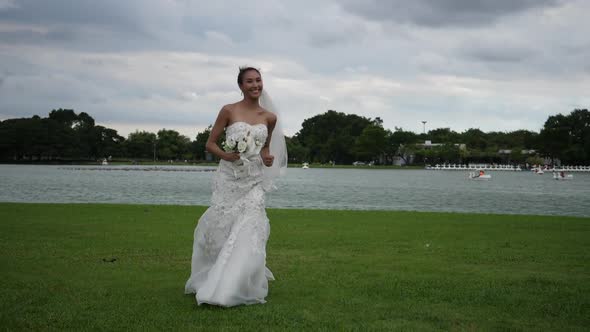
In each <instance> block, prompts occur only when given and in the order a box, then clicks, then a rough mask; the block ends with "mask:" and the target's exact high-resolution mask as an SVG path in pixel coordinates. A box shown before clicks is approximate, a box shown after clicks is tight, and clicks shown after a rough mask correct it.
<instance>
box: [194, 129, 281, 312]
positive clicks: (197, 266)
mask: <svg viewBox="0 0 590 332" xmlns="http://www.w3.org/2000/svg"><path fill="white" fill-rule="evenodd" d="M244 136H247V137H249V138H250V141H249V142H250V144H249V148H248V151H247V152H246V153H241V156H242V157H243V158H244V160H239V161H237V162H233V163H232V162H228V161H225V160H221V161H220V163H219V167H218V169H217V172H216V173H215V175H214V177H213V195H212V198H211V206H210V207H209V208H208V209H207V211H205V213H204V214H203V215H202V216H201V218H200V219H199V222H198V225H197V227H196V229H195V233H194V244H193V254H192V263H191V275H190V278H189V279H188V281H187V282H186V285H185V293H186V294H192V293H195V294H196V299H197V303H198V304H202V303H208V304H213V305H220V306H226V307H230V306H235V305H239V304H254V303H264V302H265V297H266V296H267V294H268V280H274V276H273V275H272V273H271V272H270V270H269V269H268V268H266V241H267V240H268V236H269V233H270V225H269V221H268V218H267V216H266V211H265V204H264V196H265V190H264V189H263V185H262V180H263V175H262V173H263V167H265V166H264V165H263V163H262V158H261V157H260V149H261V148H262V145H261V143H260V142H265V141H266V138H267V136H268V133H267V127H266V125H264V124H256V125H251V124H249V123H246V122H234V123H232V124H231V125H229V126H228V127H227V128H226V137H227V138H236V139H238V138H240V137H244Z"/></svg>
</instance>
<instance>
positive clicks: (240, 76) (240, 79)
mask: <svg viewBox="0 0 590 332" xmlns="http://www.w3.org/2000/svg"><path fill="white" fill-rule="evenodd" d="M250 70H255V71H256V72H257V73H258V75H261V74H260V70H258V69H256V68H254V67H240V72H239V73H238V84H239V85H242V82H243V81H244V74H246V72H247V71H250ZM261 76H262V75H261Z"/></svg>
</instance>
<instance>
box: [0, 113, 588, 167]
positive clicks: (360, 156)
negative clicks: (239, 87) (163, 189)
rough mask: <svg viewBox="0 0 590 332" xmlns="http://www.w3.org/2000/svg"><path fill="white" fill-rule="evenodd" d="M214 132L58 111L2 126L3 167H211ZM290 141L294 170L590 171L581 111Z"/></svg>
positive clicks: (309, 126)
mask: <svg viewBox="0 0 590 332" xmlns="http://www.w3.org/2000/svg"><path fill="white" fill-rule="evenodd" d="M210 132H211V126H209V127H208V128H206V129H205V130H203V131H201V132H198V133H197V135H196V136H195V138H194V140H191V139H190V138H189V137H186V136H184V135H181V134H179V133H178V132H177V131H175V130H170V129H161V130H159V131H158V132H157V133H151V132H147V131H136V132H133V133H130V134H129V135H128V136H127V138H125V137H122V136H120V135H119V134H118V133H117V131H116V130H114V129H110V128H106V127H103V126H100V125H96V124H95V121H94V119H93V118H92V117H91V116H90V115H88V114H87V113H84V112H81V113H79V114H76V113H75V112H74V110H71V109H56V110H52V111H51V112H50V113H49V116H48V117H47V118H41V117H39V116H37V115H35V116H33V117H31V118H20V119H7V120H4V121H1V122H0V159H1V160H4V161H23V160H25V161H65V160H99V159H103V158H116V159H127V160H129V159H134V160H135V159H138V160H190V161H204V160H212V159H211V157H212V156H210V155H208V154H207V153H206V151H205V143H206V141H207V139H208V138H209V134H210ZM286 141H287V148H288V152H289V161H290V162H292V163H301V162H312V163H336V164H350V163H352V162H354V161H363V162H374V163H376V164H392V163H394V162H400V161H402V162H403V163H404V164H436V163H470V162H486V163H494V162H495V163H519V164H522V163H525V162H529V163H531V164H534V163H540V162H542V161H543V159H541V158H548V159H549V160H552V161H556V160H560V161H561V162H562V163H563V164H590V112H588V110H587V109H575V110H573V111H572V112H570V113H569V114H567V115H563V114H557V115H552V116H549V118H548V119H547V121H545V124H544V126H543V128H542V129H541V130H540V131H539V132H534V131H529V130H516V131H511V132H500V131H493V132H487V133H486V132H483V131H481V130H479V129H476V128H472V129H468V130H466V131H463V132H456V131H453V130H451V129H450V128H437V129H433V130H430V131H428V132H427V133H422V134H417V133H414V132H412V131H407V130H404V129H403V128H398V127H395V128H394V129H393V130H390V129H386V128H384V127H383V120H382V119H381V118H379V117H376V118H374V119H373V118H367V117H363V116H359V115H356V114H345V113H342V112H337V111H334V110H329V111H327V112H325V113H323V114H319V115H316V116H313V117H311V118H309V119H305V120H304V121H303V123H302V125H301V129H300V130H299V131H298V132H297V133H296V134H295V135H293V136H292V137H287V138H286ZM426 141H430V142H432V143H434V144H425V142H426Z"/></svg>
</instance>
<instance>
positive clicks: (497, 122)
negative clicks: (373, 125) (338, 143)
mask: <svg viewBox="0 0 590 332" xmlns="http://www.w3.org/2000/svg"><path fill="white" fill-rule="evenodd" d="M589 15H590V1H587V0H414V1H402V0H381V1H380V0H325V1H323V0H314V1H310V0H298V1H286V0H285V1H272V0H252V1H233V0H227V1H225V0H218V1H201V0H125V1H121V0H101V1H96V0H0V120H3V119H8V118H15V117H30V116H32V115H35V114H37V115H40V116H47V113H48V112H49V111H50V110H51V109H54V108H73V109H74V110H75V111H76V112H87V113H89V114H90V115H91V116H93V117H94V118H95V120H96V121H97V123H98V124H101V125H104V126H107V127H111V128H114V129H117V130H118V131H119V133H120V134H122V135H124V136H126V135H127V134H128V133H130V132H133V131H135V130H148V131H152V132H155V131H157V130H158V129H161V128H167V129H175V130H177V131H179V132H181V133H182V134H184V135H187V136H189V137H190V138H191V139H194V137H195V135H196V133H197V132H198V131H200V130H202V129H203V128H205V127H206V126H207V125H208V124H210V123H212V122H213V121H214V119H215V117H216V115H217V112H218V111H219V109H220V108H221V106H223V105H224V104H228V103H232V102H235V101H238V100H239V99H240V93H239V90H238V88H237V85H236V83H235V79H236V75H237V71H238V67H239V66H241V65H246V64H248V65H252V66H255V67H259V68H260V69H261V71H262V74H263V79H264V83H265V89H266V90H267V91H268V92H269V93H270V94H271V95H272V96H273V98H274V99H275V102H276V103H277V104H278V105H279V107H280V109H281V112H282V115H283V119H284V126H285V130H286V133H287V134H288V135H292V134H295V133H296V132H297V131H298V130H299V129H300V128H301V123H302V121H303V120H304V119H306V118H309V117H312V116H314V115H317V114H320V113H323V112H325V111H326V110H328V109H334V110H337V111H340V112H345V113H355V114H359V115H363V116H366V117H370V118H375V117H381V118H382V119H383V120H384V126H385V127H386V128H389V129H394V127H402V128H404V129H406V130H412V131H415V132H421V131H422V123H421V121H423V120H425V121H428V122H427V125H426V129H427V130H428V129H433V128H440V127H450V128H451V129H453V130H456V131H463V130H466V129H468V128H480V129H482V130H484V131H492V130H502V131H511V130H516V129H529V130H535V131H537V130H539V129H540V128H541V127H542V125H543V123H544V121H545V120H546V119H547V117H548V116H549V115H552V114H557V113H569V112H570V111H571V110H573V109H574V108H588V107H590V38H589V37H588V36H589V35H590V20H588V16H589Z"/></svg>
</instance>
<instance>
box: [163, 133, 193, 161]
mask: <svg viewBox="0 0 590 332" xmlns="http://www.w3.org/2000/svg"><path fill="white" fill-rule="evenodd" d="M157 154H158V158H161V159H167V160H175V159H186V158H190V139H189V138H188V137H186V136H183V135H180V134H179V133H178V132H177V131H175V130H168V129H161V130H159V131H158V150H157Z"/></svg>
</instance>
